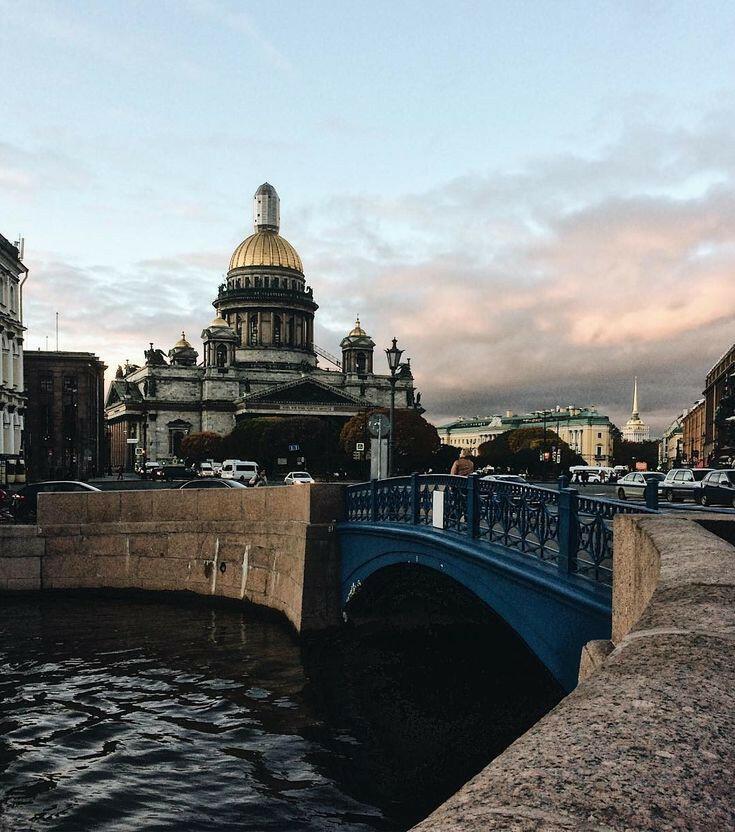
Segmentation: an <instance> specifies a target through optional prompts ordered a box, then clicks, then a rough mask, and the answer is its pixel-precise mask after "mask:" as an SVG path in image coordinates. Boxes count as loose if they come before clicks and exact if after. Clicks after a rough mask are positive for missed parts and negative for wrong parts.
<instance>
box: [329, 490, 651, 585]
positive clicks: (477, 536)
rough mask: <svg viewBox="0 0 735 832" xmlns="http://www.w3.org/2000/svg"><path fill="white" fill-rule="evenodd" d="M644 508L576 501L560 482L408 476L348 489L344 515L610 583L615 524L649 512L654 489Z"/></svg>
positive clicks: (355, 520)
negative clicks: (505, 552)
mask: <svg viewBox="0 0 735 832" xmlns="http://www.w3.org/2000/svg"><path fill="white" fill-rule="evenodd" d="M437 495H440V496H437ZM649 504H650V505H651V507H650V508H643V507H642V506H631V505H630V504H628V503H624V502H621V501H619V500H603V499H598V498H596V497H586V496H580V495H579V493H578V492H577V491H576V490H575V489H572V488H567V487H566V482H565V481H563V480H562V481H561V482H560V486H559V488H558V489H554V488H546V487H542V486H536V485H525V484H522V483H510V482H501V481H497V480H496V481H493V480H482V479H480V478H479V477H477V476H470V477H455V476H451V475H449V474H426V475H420V474H413V475H411V476H408V477H393V478H391V479H386V480H372V481H371V482H368V483H360V484H359V485H351V486H348V487H347V491H346V511H345V516H346V519H347V521H348V522H350V523H389V524H391V523H401V524H410V525H414V526H432V527H434V528H438V529H443V530H444V531H446V532H448V533H450V534H458V535H462V536H465V537H469V538H471V539H473V540H476V541H478V543H479V544H480V545H481V544H482V543H494V544H500V545H502V546H505V547H507V548H509V549H512V550H515V551H517V552H520V553H522V554H524V555H527V556H529V557H533V558H536V559H537V560H539V561H544V562H549V563H551V564H554V563H555V564H556V566H557V568H558V569H559V571H561V572H562V573H564V574H576V575H579V576H581V577H583V578H587V579H589V580H592V581H595V582H597V583H601V584H605V585H610V584H611V583H612V557H613V526H612V523H613V519H614V517H615V515H616V514H641V513H652V512H655V511H656V509H657V504H656V501H655V498H654V495H653V490H652V489H651V497H650V500H649Z"/></svg>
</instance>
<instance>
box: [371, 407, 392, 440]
mask: <svg viewBox="0 0 735 832" xmlns="http://www.w3.org/2000/svg"><path fill="white" fill-rule="evenodd" d="M368 430H369V431H370V434H371V435H372V436H374V437H375V438H376V439H386V438H387V437H388V436H389V435H390V419H389V418H388V417H387V416H386V415H385V414H384V413H373V415H372V416H371V417H370V418H369V419H368Z"/></svg>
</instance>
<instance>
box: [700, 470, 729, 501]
mask: <svg viewBox="0 0 735 832" xmlns="http://www.w3.org/2000/svg"><path fill="white" fill-rule="evenodd" d="M694 494H695V500H696V501H697V502H698V503H699V505H700V506H732V507H733V508H735V470H733V469H732V468H730V469H728V470H727V471H710V472H709V473H708V474H707V475H706V476H705V477H704V479H703V480H702V482H701V483H700V485H699V488H697V490H696V491H695V492H694Z"/></svg>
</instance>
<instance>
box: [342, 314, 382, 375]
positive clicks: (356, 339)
mask: <svg viewBox="0 0 735 832" xmlns="http://www.w3.org/2000/svg"><path fill="white" fill-rule="evenodd" d="M340 347H342V368H343V369H344V372H346V373H357V375H359V376H366V375H369V374H370V373H372V372H373V350H374V349H375V341H373V339H372V338H371V337H370V336H369V335H368V334H367V332H365V330H364V329H363V328H362V326H361V324H360V318H359V317H358V318H357V319H356V320H355V326H354V327H353V328H352V331H351V332H350V333H349V334H348V335H345V337H344V338H343V339H342V341H341V342H340Z"/></svg>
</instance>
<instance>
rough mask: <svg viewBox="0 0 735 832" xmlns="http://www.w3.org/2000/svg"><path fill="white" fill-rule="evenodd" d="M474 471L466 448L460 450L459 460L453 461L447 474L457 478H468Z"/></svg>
mask: <svg viewBox="0 0 735 832" xmlns="http://www.w3.org/2000/svg"><path fill="white" fill-rule="evenodd" d="M474 470H475V463H474V462H473V461H472V455H471V454H470V452H469V451H468V450H467V448H462V450H461V451H460V454H459V459H455V460H454V463H453V464H452V470H451V471H450V472H449V473H450V474H453V475H454V476H457V477H468V476H469V475H470V474H471V473H472V472H473V471H474Z"/></svg>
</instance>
